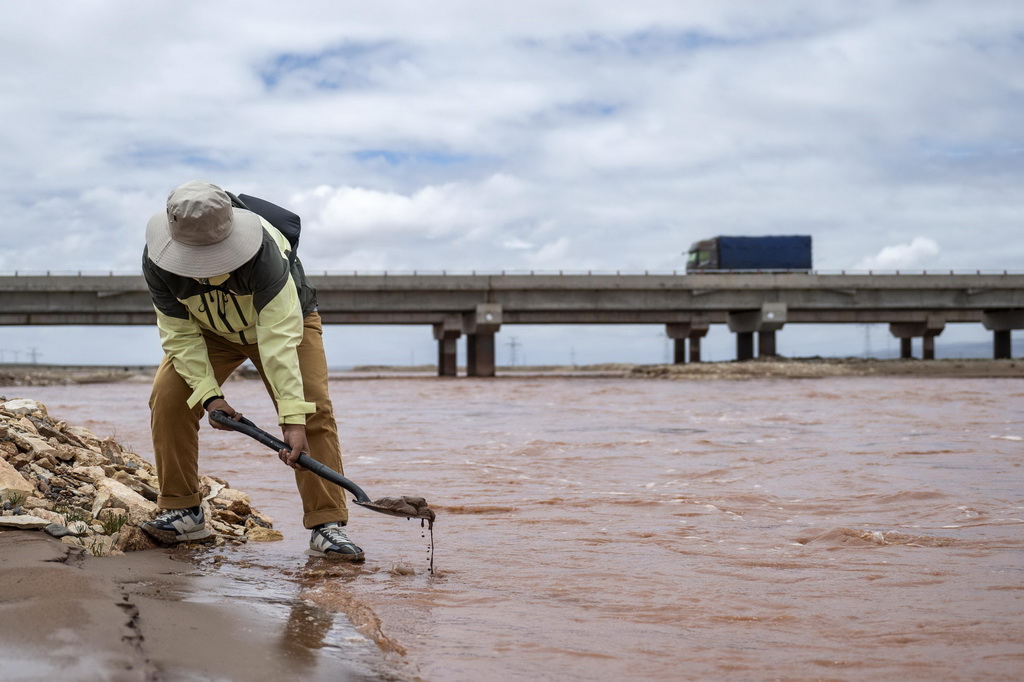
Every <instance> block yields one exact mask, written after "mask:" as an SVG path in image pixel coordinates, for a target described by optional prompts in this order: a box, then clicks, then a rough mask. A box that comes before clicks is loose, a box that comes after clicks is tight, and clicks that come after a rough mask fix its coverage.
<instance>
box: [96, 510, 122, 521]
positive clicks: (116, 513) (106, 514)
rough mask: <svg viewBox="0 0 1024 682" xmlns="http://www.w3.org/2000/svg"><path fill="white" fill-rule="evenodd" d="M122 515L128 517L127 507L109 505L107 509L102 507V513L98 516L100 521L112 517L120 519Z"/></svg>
mask: <svg viewBox="0 0 1024 682" xmlns="http://www.w3.org/2000/svg"><path fill="white" fill-rule="evenodd" d="M121 517H125V518H128V510H127V509H122V508H121V507H107V508H106V509H100V513H99V514H97V516H96V518H97V519H99V520H100V521H109V520H110V519H119V518H121Z"/></svg>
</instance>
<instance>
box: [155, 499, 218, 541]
mask: <svg viewBox="0 0 1024 682" xmlns="http://www.w3.org/2000/svg"><path fill="white" fill-rule="evenodd" d="M141 528H142V530H144V531H145V532H146V534H147V535H149V536H150V537H152V538H153V539H154V540H156V541H158V542H162V543H164V544H165V545H171V544H174V543H176V542H187V541H189V540H202V539H203V538H208V537H210V529H209V528H207V527H206V517H205V515H204V514H203V508H202V507H199V512H198V513H196V512H193V511H192V510H191V509H166V510H164V511H162V512H161V513H160V515H159V516H157V517H156V518H155V519H153V520H152V521H146V522H145V523H144V524H142V526H141Z"/></svg>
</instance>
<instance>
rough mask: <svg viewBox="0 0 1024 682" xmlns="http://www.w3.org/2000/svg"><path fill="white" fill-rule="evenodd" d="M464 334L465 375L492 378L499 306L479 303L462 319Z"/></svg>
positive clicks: (499, 326)
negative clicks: (465, 342)
mask: <svg viewBox="0 0 1024 682" xmlns="http://www.w3.org/2000/svg"><path fill="white" fill-rule="evenodd" d="M462 322H463V329H464V330H465V332H466V341H467V346H466V374H467V375H468V376H471V377H493V376H494V370H495V364H496V363H495V353H494V335H495V334H496V333H497V332H498V330H499V329H500V328H501V306H500V305H499V304H497V303H480V304H478V305H477V306H476V310H475V311H474V312H472V313H467V314H466V315H465V316H464V317H463V321H462Z"/></svg>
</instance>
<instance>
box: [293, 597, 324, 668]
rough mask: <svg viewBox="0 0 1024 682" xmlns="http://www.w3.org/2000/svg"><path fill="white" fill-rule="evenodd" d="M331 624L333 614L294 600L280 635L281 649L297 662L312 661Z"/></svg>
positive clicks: (321, 645) (322, 643) (322, 644)
mask: <svg viewBox="0 0 1024 682" xmlns="http://www.w3.org/2000/svg"><path fill="white" fill-rule="evenodd" d="M333 625H334V615H333V614H331V613H329V612H327V611H325V610H324V609H322V608H320V607H319V606H315V605H313V604H307V603H305V602H301V601H296V602H295V603H294V604H292V608H291V612H290V613H289V614H288V622H287V623H285V626H284V633H283V634H282V635H281V651H282V652H283V653H284V654H285V655H286V656H289V657H291V658H292V659H293V660H295V661H297V662H305V663H307V664H309V663H313V662H314V661H315V660H316V650H317V649H321V648H323V646H324V638H325V637H327V633H328V632H329V631H330V629H331V627H332V626H333Z"/></svg>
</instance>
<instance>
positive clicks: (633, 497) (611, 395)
mask: <svg viewBox="0 0 1024 682" xmlns="http://www.w3.org/2000/svg"><path fill="white" fill-rule="evenodd" d="M331 390H332V397H333V400H334V403H335V409H336V412H337V413H338V415H339V416H340V430H341V433H342V444H343V449H344V450H345V453H346V454H345V466H346V474H347V475H348V476H349V477H350V478H352V479H353V480H355V481H356V482H357V483H359V484H360V485H361V486H362V487H363V488H364V489H365V490H366V491H367V492H368V493H369V495H370V497H372V498H376V497H382V496H384V495H422V496H424V497H426V498H427V499H428V501H429V502H430V503H431V506H432V507H433V508H434V509H435V510H436V511H437V512H438V523H437V526H436V528H435V539H436V555H435V558H436V567H437V570H436V572H435V574H434V575H431V574H430V573H429V572H428V540H429V537H427V536H425V535H424V530H422V529H421V528H420V526H419V523H418V522H415V521H408V520H403V519H396V518H392V517H387V516H383V515H378V514H373V513H371V512H369V511H366V510H363V509H360V508H358V507H355V508H353V509H352V520H351V522H350V528H349V529H350V531H351V533H350V534H351V536H352V537H353V539H354V540H355V541H356V542H357V543H358V544H360V545H361V546H362V547H363V548H364V549H365V550H366V553H367V562H366V563H365V564H364V565H362V566H345V565H338V564H336V563H326V562H325V561H324V560H321V559H314V558H310V557H306V556H305V555H304V554H303V551H304V549H305V548H306V543H307V542H308V535H307V532H306V531H304V530H303V529H302V528H301V523H300V509H299V504H298V496H297V494H296V493H295V491H294V488H293V484H292V482H291V476H290V472H289V471H288V470H287V469H285V468H284V467H283V466H282V465H281V464H280V462H279V461H278V460H277V459H276V458H275V457H274V456H273V454H272V453H271V452H270V451H269V450H265V449H264V448H263V446H260V445H258V444H257V443H255V442H254V441H251V440H249V439H247V438H246V437H245V436H242V435H241V434H236V433H220V432H213V431H212V430H211V429H209V428H208V427H204V429H203V432H202V433H203V435H202V442H203V454H202V459H201V469H202V470H203V472H204V473H208V474H213V475H216V476H221V477H223V478H226V479H227V480H228V481H229V482H230V483H231V485H232V486H234V487H237V488H240V489H242V490H245V491H247V492H249V493H250V494H251V496H252V499H253V503H254V505H255V506H257V507H258V508H261V509H263V510H265V511H266V512H268V513H269V514H270V515H271V516H273V517H274V518H275V520H276V522H277V523H276V527H278V528H279V529H281V530H283V531H284V532H285V535H286V540H285V541H284V542H279V543H272V544H259V545H257V544H254V545H251V546H247V547H243V548H239V549H231V548H221V549H219V550H217V551H216V554H217V557H216V558H211V557H210V556H209V555H208V556H207V557H206V561H207V562H208V563H209V562H215V563H216V564H217V565H219V566H221V567H222V568H221V570H223V571H226V572H228V573H231V574H233V575H236V576H237V577H238V578H239V580H240V581H241V582H243V583H246V582H247V583H251V584H254V585H258V584H260V583H267V584H270V583H273V584H284V585H288V586H290V587H289V589H291V590H293V591H294V592H295V594H297V595H298V597H299V598H300V599H301V600H303V601H302V603H304V604H307V605H308V607H309V609H310V611H309V612H305V611H301V610H300V613H298V614H297V615H296V614H295V613H294V610H293V618H292V619H290V620H289V623H288V624H287V625H286V626H285V627H286V629H289V630H288V633H286V634H288V636H290V637H294V638H299V639H303V640H304V641H305V640H309V641H308V642H306V644H307V645H308V646H309V647H310V649H311V650H315V649H316V648H317V647H321V646H322V647H331V646H333V645H334V644H333V643H332V641H331V640H332V638H340V639H343V640H344V642H343V644H344V645H345V646H347V647H349V648H350V649H351V647H352V646H353V645H352V642H353V641H355V640H356V639H358V638H359V637H364V636H365V637H366V638H367V639H366V640H365V642H367V646H368V647H369V648H371V649H372V650H373V652H374V655H377V656H380V657H381V658H382V660H383V661H384V662H385V664H386V669H387V670H388V671H390V672H388V673H385V674H383V676H384V677H385V678H387V677H388V675H393V676H394V677H396V678H398V679H417V678H418V679H422V680H428V681H438V682H441V681H445V682H447V681H451V680H456V681H457V680H479V679H486V678H488V677H489V678H492V679H500V680H620V679H631V680H666V681H667V680H688V679H736V680H746V679H766V678H783V679H844V680H845V679H861V680H867V679H886V678H887V679H967V678H971V679H980V678H985V679H1006V680H1010V679H1020V678H1021V677H1024V486H1022V483H1024V476H1022V464H1024V441H1022V437H1024V423H1022V419H1021V405H1022V398H1024V382H1022V381H1020V380H1015V379H916V378H898V379H884V378H827V379H793V380H750V381H737V382H730V381H720V382H714V381H666V380H630V379H610V378H551V377H543V378H498V379H490V380H488V379H467V378H460V379H453V380H450V379H438V378H395V379H375V380H336V381H333V382H332V385H331ZM227 391H228V397H229V400H230V401H231V403H232V405H233V406H234V407H236V408H237V409H240V410H242V411H243V412H244V413H245V414H246V416H248V417H249V418H251V419H253V420H254V421H256V422H257V423H258V424H261V425H263V426H264V427H266V428H268V430H271V429H270V427H272V426H273V425H274V422H275V419H274V415H273V411H272V408H271V406H270V404H269V401H268V399H267V397H266V395H265V393H264V392H263V387H262V385H261V384H260V383H259V382H256V381H237V382H232V383H230V384H228V386H227ZM0 393H6V394H7V396H8V397H14V396H15V395H19V396H20V395H23V396H24V397H31V398H34V399H37V400H40V401H42V402H44V403H46V404H47V406H48V408H49V410H50V413H51V414H53V415H55V416H57V417H58V418H61V419H65V420H67V421H68V422H69V423H72V424H78V425H82V426H86V427H88V428H90V429H91V430H93V431H94V432H95V433H97V435H100V436H106V435H111V434H115V435H116V436H117V437H118V438H119V439H120V440H122V441H123V442H127V443H129V444H131V445H134V446H135V449H136V450H137V451H138V452H139V454H141V455H143V456H145V457H148V458H151V456H152V450H151V446H150V444H149V435H148V408H147V405H146V401H147V398H148V386H146V385H144V384H107V385H85V386H75V387H43V388H20V389H0ZM254 589H256V588H254ZM328 611H337V612H340V613H343V614H345V616H346V617H347V619H348V620H349V621H351V623H353V624H354V626H355V628H356V629H355V630H353V629H352V627H350V626H349V625H348V624H347V621H345V619H344V618H341V619H340V620H341V621H342V625H344V627H342V625H337V624H332V622H331V619H330V617H327V618H326V620H325V617H324V616H323V614H324V613H325V612H328ZM292 621H294V622H292ZM378 649H379V650H380V651H379V652H378Z"/></svg>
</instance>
